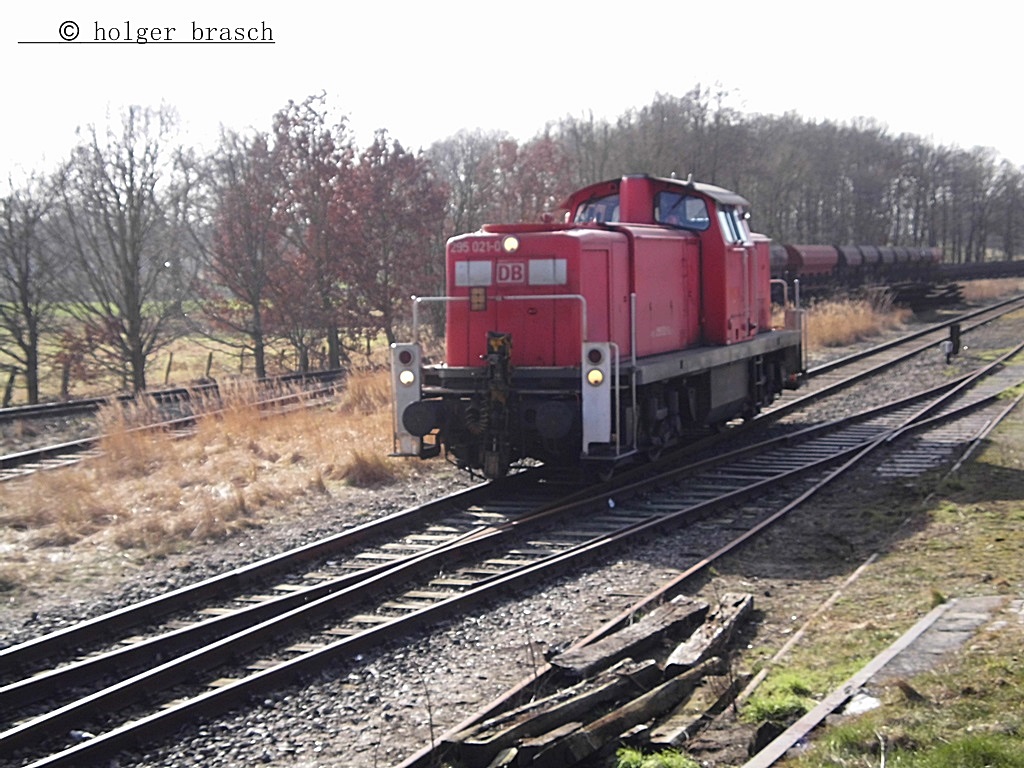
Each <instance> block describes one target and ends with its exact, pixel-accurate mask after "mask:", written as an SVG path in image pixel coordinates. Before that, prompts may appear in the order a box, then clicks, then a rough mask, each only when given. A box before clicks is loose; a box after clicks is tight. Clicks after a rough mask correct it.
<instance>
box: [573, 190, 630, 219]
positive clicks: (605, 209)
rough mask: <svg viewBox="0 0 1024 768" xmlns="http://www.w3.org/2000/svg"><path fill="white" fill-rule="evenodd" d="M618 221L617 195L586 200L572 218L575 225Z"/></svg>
mask: <svg viewBox="0 0 1024 768" xmlns="http://www.w3.org/2000/svg"><path fill="white" fill-rule="evenodd" d="M618 220H619V196H618V195H617V194H615V195H606V196H605V197H594V198H591V199H590V200H587V201H586V202H585V203H583V204H582V205H580V207H579V208H577V209H576V216H575V217H574V218H573V221H574V222H575V223H576V224H589V223H591V222H594V223H597V224H603V223H604V222H606V221H618Z"/></svg>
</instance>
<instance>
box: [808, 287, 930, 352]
mask: <svg viewBox="0 0 1024 768" xmlns="http://www.w3.org/2000/svg"><path fill="white" fill-rule="evenodd" d="M911 314H912V313H911V311H910V310H909V309H902V308H899V307H894V306H893V305H892V302H891V301H889V300H888V298H887V297H884V296H883V297H879V298H875V299H847V300H843V301H830V302H822V303H819V304H815V305H813V306H812V307H811V309H810V312H809V313H808V317H807V344H808V347H810V349H812V350H814V349H821V348H822V347H845V346H847V345H849V344H854V343H856V342H859V341H865V340H867V339H871V338H873V337H875V336H878V335H879V334H880V333H882V332H883V331H887V330H894V329H898V328H900V327H902V326H903V324H904V323H905V322H906V321H907V319H909V317H910V316H911Z"/></svg>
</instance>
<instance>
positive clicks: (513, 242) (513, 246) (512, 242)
mask: <svg viewBox="0 0 1024 768" xmlns="http://www.w3.org/2000/svg"><path fill="white" fill-rule="evenodd" d="M501 249H502V250H503V251H505V253H515V252H516V251H518V250H519V238H518V237H516V236H515V235H509V236H508V237H506V238H505V239H504V240H502V241H501Z"/></svg>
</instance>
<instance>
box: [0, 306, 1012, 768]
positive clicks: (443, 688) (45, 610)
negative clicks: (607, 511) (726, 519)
mask: <svg viewBox="0 0 1024 768" xmlns="http://www.w3.org/2000/svg"><path fill="white" fill-rule="evenodd" d="M1022 337H1024V321H1021V320H1017V321H1015V323H1014V324H1013V326H1012V327H1009V326H1007V325H1005V324H1000V325H998V326H992V327H988V328H986V329H983V330H981V331H978V332H975V333H972V334H971V335H970V336H969V337H968V339H967V341H968V343H969V345H970V348H971V349H970V351H969V352H968V353H966V354H964V355H962V356H961V358H960V359H959V360H956V361H955V362H954V364H953V365H952V366H946V365H944V363H943V360H942V359H941V355H940V354H939V353H938V352H936V354H935V356H934V358H932V359H921V360H918V361H915V362H913V363H910V364H908V365H905V366H901V367H900V369H899V370H895V371H893V372H891V373H889V374H886V375H885V376H884V377H882V379H881V380H876V381H875V382H873V383H872V384H871V385H870V387H858V388H857V389H856V390H851V391H850V392H849V394H847V395H843V396H840V397H838V398H834V399H833V401H830V403H828V404H825V405H822V406H820V407H814V408H810V409H808V411H807V412H805V413H804V414H803V415H802V416H801V417H800V418H801V419H803V420H805V421H807V422H808V423H811V422H819V421H822V420H827V419H831V418H835V417H837V416H839V415H841V414H842V413H844V412H846V411H847V410H851V409H854V408H859V407H863V406H864V405H866V404H871V403H883V402H887V401H890V400H892V399H893V398H894V397H896V396H897V393H898V392H901V393H902V392H906V391H908V384H909V390H915V391H916V390H918V389H922V388H924V387H926V386H929V385H931V384H936V383H939V382H942V381H946V380H948V378H949V376H950V373H951V370H953V369H959V368H961V367H966V365H967V363H968V362H969V361H970V359H971V358H972V357H973V355H974V354H976V353H978V354H981V353H984V352H985V351H986V350H997V349H998V350H1003V349H1006V348H1007V347H1009V346H1010V345H1011V344H1012V343H1016V342H1018V341H1019V339H1020V338H1022ZM848 351H850V350H842V351H839V352H841V353H847V352H848ZM839 352H837V354H838V353H839ZM864 472H869V470H867V469H865V470H863V471H862V472H861V473H860V474H861V476H860V477H854V478H851V479H850V480H849V481H846V482H844V484H843V485H842V487H838V488H836V490H835V491H834V492H833V493H832V494H831V497H830V498H826V499H822V500H820V501H818V502H816V503H815V505H813V508H810V507H809V508H808V509H806V510H803V511H801V512H799V513H798V514H796V515H794V516H792V518H791V519H790V520H788V521H787V522H785V523H783V524H781V525H780V526H777V527H776V528H774V529H773V530H772V532H771V533H770V535H769V536H767V537H766V538H765V540H764V541H762V542H760V543H758V544H757V545H755V546H753V547H751V548H750V551H747V552H745V554H743V555H740V556H737V557H734V558H732V559H731V560H730V561H729V562H726V563H723V564H722V565H721V566H720V567H718V569H717V570H718V575H717V576H716V577H715V579H714V580H713V581H712V582H709V583H707V584H706V585H704V587H703V588H702V592H703V593H704V596H705V597H706V598H707V597H712V598H713V596H714V595H715V594H721V593H722V592H725V591H730V590H745V591H749V592H753V593H754V594H755V605H756V608H757V615H756V620H755V622H754V623H753V624H752V625H751V627H750V636H749V642H750V643H751V644H752V645H753V644H761V645H763V644H769V645H770V644H772V643H773V642H774V641H773V638H778V637H780V636H782V635H783V634H784V633H785V632H787V631H791V630H792V629H793V628H794V627H796V626H799V624H800V623H801V622H802V621H803V619H804V618H805V617H806V616H807V615H808V614H809V613H811V612H812V611H813V610H814V609H815V608H816V607H817V606H818V605H820V603H821V602H822V601H823V600H824V599H825V598H826V597H827V596H828V595H829V594H831V592H832V591H833V590H834V589H835V587H836V585H837V584H838V583H839V582H841V581H842V579H843V578H845V576H846V575H847V574H848V573H849V571H851V570H853V569H854V568H856V567H857V566H858V565H859V564H860V563H861V562H863V560H864V559H865V558H866V557H867V555H868V554H870V552H872V551H874V548H875V547H876V546H877V545H878V544H879V542H878V541H874V540H872V538H871V537H872V534H871V533H870V530H871V529H869V528H868V527H866V526H861V525H858V523H857V517H856V513H857V510H859V509H863V508H865V507H866V506H869V505H875V506H877V505H878V504H880V503H891V504H899V503H902V502H904V501H905V500H906V497H907V495H908V494H912V495H915V497H916V498H919V495H918V492H917V491H916V490H915V489H912V488H908V484H907V483H906V482H905V481H904V482H901V483H897V484H893V485H881V484H879V483H877V482H874V481H873V479H872V477H871V476H870V475H869V474H867V475H866V474H864ZM465 484H466V479H465V478H464V477H461V476H460V475H458V474H457V473H455V472H453V471H451V470H448V469H425V470H424V471H423V473H422V474H421V475H419V476H418V477H416V478H414V480H413V481H411V482H410V483H408V484H407V485H403V486H401V487H392V488H388V489H386V490H376V491H359V490H346V491H344V492H338V493H336V494H334V495H333V496H332V497H331V498H330V499H329V500H328V501H326V502H322V503H317V504H316V505H312V504H310V503H307V504H306V505H305V506H303V507H302V508H299V509H288V510H283V511H282V515H281V517H280V519H279V520H278V521H275V522H273V523H270V524H267V525H264V526H263V527H262V528H260V529H257V530H251V531H247V532H245V533H244V534H241V535H239V536H236V537H234V538H232V539H229V540H228V541H227V542H223V543H222V544H221V545H219V546H210V547H201V548H197V549H195V550H193V551H191V552H189V553H187V554H179V555H172V556H168V557H166V558H164V559H162V560H158V561H155V562H147V563H145V564H141V565H140V564H135V565H133V566H132V567H130V568H124V569H122V570H120V571H112V572H109V573H108V574H107V575H106V576H104V577H98V578H96V579H95V580H93V581H87V582H82V583H77V584H74V585H70V584H69V585H67V587H66V589H65V590H64V591H63V592H62V593H60V594H55V593H52V592H49V593H47V594H37V595H30V596H28V597H25V596H23V595H22V596H19V599H18V600H17V601H13V600H12V601H9V602H8V603H7V604H6V605H3V604H0V638H3V640H0V644H4V645H6V644H8V643H10V642H17V641H19V640H22V639H26V638H28V637H31V636H35V635H38V634H41V633H43V632H45V631H48V630H51V629H54V628H56V627H59V626H61V625H63V624H66V623H69V622H72V621H75V620H79V619H81V618H82V617H83V616H86V615H95V614H98V613H102V612H105V611H107V610H110V609H112V608H114V607H116V606H118V605H122V604H125V603H128V602H132V601H137V600H139V599H142V598H144V597H147V596H149V595H153V594H156V593H159V592H163V591H166V590H167V589H170V588H173V587H175V586H178V585H181V584H184V583H188V582H192V581H196V580H199V579H201V578H204V577H206V576H209V575H212V574H214V573H216V572H219V571H222V570H224V569H226V568H230V567H233V566H236V565H240V564H243V563H245V562H250V561H252V560H254V559H258V558H260V557H263V556H266V555H269V554H272V553H276V552H280V551H283V550H285V549H287V548H290V547H294V546H297V545H299V544H301V543H305V542H308V541H312V540H315V539H317V538H320V537H322V536H325V535H328V534H331V533H334V532H336V531H337V530H339V529H341V528H343V527H345V526H347V525H350V524H352V523H353V522H356V521H365V520H366V519H367V516H368V515H371V516H375V515H380V514H386V513H388V512H392V511H394V510H395V509H397V508H399V507H400V506H402V507H404V506H408V505H409V504H410V503H413V502H414V501H416V500H421V501H422V500H426V499H429V498H434V497H436V496H437V495H439V494H442V493H445V492H449V491H451V490H454V489H456V488H458V487H461V486H463V485H465ZM823 532H824V535H823ZM693 545H694V542H693V540H692V534H687V535H686V536H685V537H684V536H680V537H671V536H664V537H660V538H658V539H657V540H648V541H640V542H637V543H636V544H634V545H632V546H631V547H629V548H628V549H627V550H625V551H622V552H620V553H618V555H617V556H616V557H614V558H611V559H608V560H605V561H603V562H599V563H595V564H594V565H593V566H591V567H590V568H588V569H586V570H585V571H582V572H579V573H575V574H573V575H568V576H566V577H564V578H562V579H561V580H559V581H557V582H553V583H546V584H538V585H537V586H536V587H535V589H534V590H533V591H532V592H531V593H530V594H527V595H522V596H519V597H517V598H516V599H509V600H508V601H506V602H502V603H500V604H495V605H493V606H491V607H490V608H489V609H488V610H484V611H481V612H479V613H478V614H476V615H473V616H470V617H466V618H464V619H462V620H459V621H453V622H451V623H449V624H447V625H444V626H440V627H436V628H435V629H433V630H431V631H429V632H426V633H424V634H422V635H420V636H418V637H416V638H413V639H412V640H410V641H409V642H406V643H401V644H395V645H394V646H393V647H382V648H380V649H379V650H378V651H377V652H376V653H373V654H370V655H367V656H366V657H365V658H362V659H361V660H359V661H358V662H357V663H355V664H352V665H346V666H339V667H336V668H331V669H328V670H326V671H324V672H323V673H322V674H321V675H320V676H319V677H318V678H317V679H315V680H310V681H309V682H308V684H306V685H304V686H301V687H297V688H294V689H290V690H285V691H281V692H280V693H278V694H277V695H274V696H271V697H267V698H266V699H265V700H263V701H259V702H254V703H253V705H252V706H251V708H248V709H245V710H244V711H238V712H235V713H234V714H232V715H229V716H227V717H224V718H221V719H217V720H214V721H211V722H208V723H205V724H203V725H199V726H195V727H192V728H188V729H185V730H183V731H182V732H180V733H177V734H174V735H173V736H172V737H170V738H169V739H168V740H167V742H166V743H163V744H160V745H155V746H154V747H153V748H152V749H151V750H149V751H147V752H146V753H145V754H141V755H124V756H123V757H122V759H121V760H120V762H119V765H121V766H139V767H143V766H144V767H146V768H158V767H159V768H163V767H165V766H167V767H169V766H176V767H178V766H192V765H196V766H198V765H202V766H231V767H234V766H251V765H268V766H374V767H376V766H388V765H395V764H397V763H398V762H400V761H401V760H402V759H404V758H405V757H407V756H409V755H410V754H412V753H414V752H415V751H417V750H418V749H419V748H421V747H422V746H423V745H425V744H427V743H428V742H429V741H430V739H431V738H432V736H437V735H440V734H441V733H442V732H444V731H445V730H446V729H448V728H450V727H451V726H453V725H455V724H456V723H458V722H460V721H461V720H462V719H464V718H465V717H467V716H468V715H470V714H472V713H473V712H475V711H476V710H477V709H478V708H479V707H480V706H481V705H483V704H484V703H486V702H487V701H489V700H491V699H493V698H495V697H497V696H498V695H500V694H502V693H503V692H504V691H505V690H507V689H508V688H509V687H511V686H512V685H514V684H515V683H517V682H519V681H520V680H521V679H522V678H524V677H526V676H527V675H529V674H530V673H531V671H532V670H533V669H534V668H535V667H536V666H537V665H538V664H539V663H540V661H541V659H542V656H543V655H544V653H545V652H547V651H549V650H551V649H554V648H558V647H562V646H564V645H567V644H569V643H571V642H572V641H574V640H575V639H577V638H579V637H581V636H583V635H585V634H587V633H589V632H590V631H591V630H593V629H595V628H597V627H598V626H600V625H601V624H602V623H604V622H605V621H606V620H608V619H609V618H611V617H612V616H614V615H616V614H618V613H619V612H621V611H622V610H624V609H626V608H628V607H629V605H631V604H632V603H633V602H634V601H635V600H636V598H637V597H638V596H640V595H642V594H644V593H646V592H649V591H651V590H653V589H655V588H657V587H658V586H660V585H662V584H663V583H664V582H665V581H666V580H668V579H670V578H671V577H673V576H674V575H675V574H676V573H677V572H678V571H677V569H678V567H679V565H680V556H679V552H680V551H681V549H683V548H686V549H690V548H691V547H692V546H693ZM748 735H749V734H744V733H743V732H734V733H732V734H730V736H729V740H731V741H732V742H733V743H732V744H731V745H730V744H725V745H724V746H723V744H722V743H721V741H722V740H719V743H718V744H716V745H715V748H714V750H712V751H709V753H708V755H707V757H706V758H705V759H706V760H707V764H708V765H709V766H728V765H735V764H738V763H739V762H742V760H744V759H745V756H746V743H745V739H746V737H747V736H748Z"/></svg>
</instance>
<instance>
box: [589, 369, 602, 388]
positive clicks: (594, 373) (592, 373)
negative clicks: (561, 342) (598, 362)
mask: <svg viewBox="0 0 1024 768" xmlns="http://www.w3.org/2000/svg"><path fill="white" fill-rule="evenodd" d="M587 383H588V384H590V385H592V386H595V387H599V386H601V384H602V383H604V374H603V373H601V371H600V370H599V369H597V368H591V369H590V370H589V371H587Z"/></svg>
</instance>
